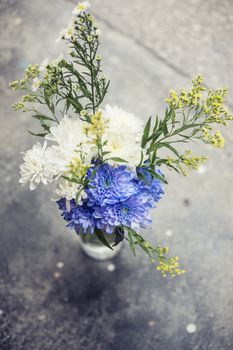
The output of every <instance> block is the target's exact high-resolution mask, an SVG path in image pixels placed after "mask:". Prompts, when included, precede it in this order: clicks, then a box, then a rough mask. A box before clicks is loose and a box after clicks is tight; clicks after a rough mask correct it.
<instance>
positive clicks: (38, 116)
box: [32, 114, 54, 121]
mask: <svg viewBox="0 0 233 350" xmlns="http://www.w3.org/2000/svg"><path fill="white" fill-rule="evenodd" d="M32 118H35V119H38V120H51V121H54V119H53V118H50V117H47V116H46V115H43V114H35V115H33V116H32Z"/></svg>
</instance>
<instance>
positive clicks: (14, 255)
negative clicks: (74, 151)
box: [0, 0, 233, 350]
mask: <svg viewBox="0 0 233 350" xmlns="http://www.w3.org/2000/svg"><path fill="white" fill-rule="evenodd" d="M73 7H74V3H73V2H72V1H67V0H56V1H46V0H40V1H36V0H17V1H16V0H8V1H7V0H1V1H0V14H1V21H0V30H1V44H0V45H1V50H0V69H1V75H0V89H1V97H0V98H1V149H0V152H1V160H0V162H1V163H0V174H1V189H0V198H1V204H0V215H1V233H0V349H1V350H32V349H33V350H55V349H56V350H63V349H67V350H83V349H85V350H92V349H95V350H100V349H103V350H109V349H111V350H115V349H117V350H119V349H120V350H125V349H127V350H139V349H140V350H141V349H143V350H157V349H164V350H191V349H192V350H197V349H198V350H206V349H208V350H210V349H211V350H228V349H229V350H230V349H232V348H233V295H232V290H233V275H232V257H233V256H232V248H233V229H232V227H233V226H232V224H233V216H232V203H233V189H232V180H233V175H232V169H233V157H232V145H233V136H232V135H233V133H232V130H233V129H232V127H229V128H228V130H225V131H224V135H225V139H226V146H225V149H224V151H222V152H220V151H216V150H212V149H210V148H205V147H203V146H195V150H196V151H197V152H199V153H204V154H207V155H208V156H209V161H208V163H206V166H205V169H204V170H205V172H204V173H202V174H201V173H195V174H192V175H191V176H190V177H189V178H181V177H179V176H177V175H175V174H172V173H169V174H168V180H169V185H168V186H167V187H166V195H165V197H164V199H163V200H162V201H161V203H160V204H159V206H158V208H157V209H156V210H155V212H154V226H153V229H152V230H151V231H150V232H147V233H145V234H146V236H147V237H148V239H150V240H151V241H152V242H154V243H155V244H156V243H159V242H163V243H166V244H168V245H169V246H170V247H171V250H172V253H173V254H177V255H179V256H180V258H181V262H182V265H183V266H185V268H186V269H187V274H186V275H185V276H182V277H180V278H177V279H173V280H171V279H168V280H165V279H163V278H162V277H160V275H159V274H158V273H156V272H155V271H154V269H153V266H151V265H149V264H148V261H147V258H146V257H145V256H144V255H143V254H142V253H141V252H138V256H137V258H133V257H132V255H131V253H130V251H129V249H128V247H127V246H125V247H124V249H123V251H122V253H121V255H120V256H118V257H117V258H116V259H115V260H114V262H113V263H114V264H115V266H116V269H115V271H114V272H109V271H108V269H107V267H108V264H109V262H104V263H93V261H90V260H88V259H87V258H86V257H85V256H83V254H82V252H81V251H80V247H79V243H78V239H77V237H76V235H75V234H73V233H71V232H67V231H66V230H65V228H64V223H63V221H62V220H61V218H60V217H59V215H58V211H57V209H56V207H55V204H54V203H53V202H51V201H50V197H51V195H50V193H49V191H42V190H38V191H35V192H29V191H27V190H26V189H21V188H20V186H19V184H18V178H19V173H18V167H19V164H20V162H21V155H20V152H21V151H24V150H26V149H27V148H29V147H30V146H31V145H32V143H34V142H35V140H34V139H33V138H32V137H31V136H30V135H29V134H27V133H26V130H27V129H32V128H35V127H36V124H34V122H33V121H32V120H31V119H30V117H29V116H28V115H25V114H22V113H15V112H12V110H11V108H10V105H11V104H12V102H13V101H14V100H15V99H16V98H17V95H16V94H14V93H12V92H11V91H10V90H9V89H8V81H10V80H13V79H17V78H19V77H20V76H21V72H22V69H23V68H24V67H25V66H26V65H27V64H29V63H31V62H33V63H34V62H35V63H36V62H41V60H42V59H44V58H45V57H46V56H50V57H56V56H57V55H58V54H59V53H60V50H62V49H63V47H62V45H56V44H55V43H54V41H55V39H56V37H57V33H58V32H59V30H60V28H61V27H63V26H65V25H66V23H67V21H68V19H69V16H70V12H71V10H72V8H73ZM93 13H94V14H95V15H96V17H97V19H98V22H99V25H100V27H101V30H102V33H103V35H102V37H103V40H102V41H103V45H102V56H103V57H104V62H105V72H106V75H108V76H109V77H110V78H111V88H110V93H109V95H108V102H111V103H112V104H117V105H120V106H122V107H123V108H124V109H126V110H128V111H132V112H134V113H136V114H137V115H139V116H142V117H144V118H146V117H148V116H149V115H151V114H155V113H156V112H159V113H160V115H161V113H162V111H163V107H164V105H163V100H164V98H165V97H166V96H167V92H168V90H169V89H170V88H177V87H188V86H189V83H190V79H191V77H192V76H193V75H194V74H195V73H203V74H204V75H205V76H206V84H207V85H208V86H211V87H219V86H228V87H229V88H230V96H229V99H228V105H229V107H230V106H233V102H232V98H231V97H232V96H233V83H232V79H233V59H232V54H233V47H232V42H233V3H232V1H231V0H222V1H218V0H208V1H201V0H186V1H181V0H167V1H163V0H158V1H155V0H148V1H143V0H134V1H123V0H116V1H110V0H95V1H94V0H93ZM171 229H172V235H170V236H167V235H166V232H167V231H168V230H171ZM59 261H62V262H63V263H64V268H63V269H58V268H57V266H56V264H57V262H59ZM190 323H194V324H196V326H197V330H196V332H195V333H193V334H189V333H188V332H187V331H186V326H187V325H188V324H190Z"/></svg>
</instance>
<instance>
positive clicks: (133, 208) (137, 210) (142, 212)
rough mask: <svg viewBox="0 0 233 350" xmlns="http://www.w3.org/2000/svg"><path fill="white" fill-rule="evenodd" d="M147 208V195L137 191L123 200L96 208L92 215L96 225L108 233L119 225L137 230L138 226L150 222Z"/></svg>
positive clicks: (148, 207)
mask: <svg viewBox="0 0 233 350" xmlns="http://www.w3.org/2000/svg"><path fill="white" fill-rule="evenodd" d="M149 209H150V206H149V205H148V197H147V195H146V196H145V194H144V193H141V194H140V193H139V194H136V195H134V196H131V197H130V198H129V199H127V200H126V201H124V202H118V203H115V204H112V205H105V206H102V207H99V208H96V209H95V211H94V217H95V218H96V219H97V220H96V223H97V227H98V228H99V229H101V230H104V231H105V232H106V233H108V234H111V233H113V232H114V229H115V227H116V226H120V225H123V226H127V227H131V228H132V229H134V230H135V231H138V230H139V229H140V227H147V226H148V225H150V224H151V222H152V221H151V219H150V217H149Z"/></svg>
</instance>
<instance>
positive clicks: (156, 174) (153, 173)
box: [146, 168, 168, 184]
mask: <svg viewBox="0 0 233 350" xmlns="http://www.w3.org/2000/svg"><path fill="white" fill-rule="evenodd" d="M146 170H147V171H149V173H150V174H151V175H152V176H153V177H154V178H155V179H158V180H160V181H161V182H163V183H165V184H167V183H168V182H167V180H166V179H165V177H164V176H162V175H159V174H158V173H156V171H154V170H152V169H148V168H146Z"/></svg>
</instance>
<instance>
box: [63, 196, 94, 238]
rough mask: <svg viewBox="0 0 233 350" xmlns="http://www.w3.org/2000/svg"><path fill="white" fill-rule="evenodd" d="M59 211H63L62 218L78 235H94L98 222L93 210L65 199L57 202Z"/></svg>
mask: <svg viewBox="0 0 233 350" xmlns="http://www.w3.org/2000/svg"><path fill="white" fill-rule="evenodd" d="M57 204H58V207H59V209H61V210H63V212H62V216H63V217H64V220H66V221H67V222H68V225H67V227H69V228H71V229H74V230H75V231H76V232H77V233H78V234H80V233H83V234H86V233H91V234H93V233H94V230H95V228H96V220H95V218H94V216H93V209H92V208H90V207H88V206H86V204H83V205H77V206H76V203H75V200H74V199H72V200H71V201H67V200H66V199H65V198H61V199H59V201H57Z"/></svg>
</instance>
